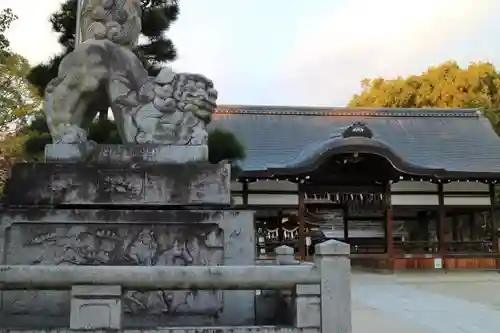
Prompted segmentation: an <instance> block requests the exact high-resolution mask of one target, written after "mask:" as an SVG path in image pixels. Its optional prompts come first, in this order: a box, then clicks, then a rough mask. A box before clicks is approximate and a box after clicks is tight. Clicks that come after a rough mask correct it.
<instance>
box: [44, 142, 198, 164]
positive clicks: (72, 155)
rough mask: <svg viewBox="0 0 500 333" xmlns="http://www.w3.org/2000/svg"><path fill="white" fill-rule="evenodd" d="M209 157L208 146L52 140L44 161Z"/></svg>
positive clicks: (175, 160) (162, 160)
mask: <svg viewBox="0 0 500 333" xmlns="http://www.w3.org/2000/svg"><path fill="white" fill-rule="evenodd" d="M207 160H208V146H206V145H191V146H185V145H182V146H176V145H158V144H148V145H137V144H126V145H95V144H92V143H89V142H87V143H82V144H60V143H59V144H49V145H47V146H46V147H45V161H46V162H56V163H75V162H87V163H98V164H115V165H116V164H133V163H141V164H165V163H171V164H184V163H192V162H204V161H207Z"/></svg>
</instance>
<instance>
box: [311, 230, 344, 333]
mask: <svg viewBox="0 0 500 333" xmlns="http://www.w3.org/2000/svg"><path fill="white" fill-rule="evenodd" d="M349 248H350V247H349V244H346V243H343V242H339V241H337V240H333V239H332V240H329V241H326V242H324V243H321V244H317V245H316V246H315V248H314V249H315V252H316V255H315V258H314V261H315V263H316V265H317V266H318V268H319V270H320V275H321V284H320V286H321V329H322V332H338V333H351V332H352V318H351V262H350V260H349V252H350V250H349Z"/></svg>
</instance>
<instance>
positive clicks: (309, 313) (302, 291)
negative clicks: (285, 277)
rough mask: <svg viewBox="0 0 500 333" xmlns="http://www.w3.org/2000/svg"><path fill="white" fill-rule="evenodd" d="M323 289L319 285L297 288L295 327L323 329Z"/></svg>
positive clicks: (302, 285) (300, 285)
mask: <svg viewBox="0 0 500 333" xmlns="http://www.w3.org/2000/svg"><path fill="white" fill-rule="evenodd" d="M320 295H321V288H320V286H319V285H318V284H310V285H307V284H299V285H297V286H296V287H295V309H294V310H295V311H294V312H295V325H294V326H295V327H299V328H321V300H320Z"/></svg>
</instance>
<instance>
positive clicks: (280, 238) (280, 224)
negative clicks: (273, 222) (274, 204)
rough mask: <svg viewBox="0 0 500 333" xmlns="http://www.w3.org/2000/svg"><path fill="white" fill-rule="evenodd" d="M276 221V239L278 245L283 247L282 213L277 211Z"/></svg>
mask: <svg viewBox="0 0 500 333" xmlns="http://www.w3.org/2000/svg"><path fill="white" fill-rule="evenodd" d="M277 219H278V224H277V226H278V238H279V240H280V245H283V242H284V241H285V235H284V233H283V211H282V210H278V214H277Z"/></svg>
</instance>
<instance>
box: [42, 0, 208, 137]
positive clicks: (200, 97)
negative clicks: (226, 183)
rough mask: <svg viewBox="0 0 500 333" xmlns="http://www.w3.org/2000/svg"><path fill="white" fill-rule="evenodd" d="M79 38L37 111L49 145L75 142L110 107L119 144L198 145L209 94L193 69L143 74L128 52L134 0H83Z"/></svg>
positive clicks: (134, 31) (136, 15)
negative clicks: (50, 141) (48, 135)
mask: <svg viewBox="0 0 500 333" xmlns="http://www.w3.org/2000/svg"><path fill="white" fill-rule="evenodd" d="M80 22H81V26H80V32H81V40H82V43H81V44H79V45H77V46H76V48H75V50H74V51H73V52H71V53H70V54H68V55H67V56H66V57H65V58H64V59H63V61H62V62H61V64H60V66H59V73H58V76H57V77H56V78H54V79H53V80H52V81H51V82H50V83H49V84H48V86H47V88H46V92H45V105H44V111H45V115H46V118H47V124H48V127H49V129H50V132H51V135H52V138H53V141H54V143H83V142H86V141H87V133H86V131H85V130H84V129H83V128H82V126H83V124H84V123H85V122H88V121H91V120H92V119H94V118H95V116H96V114H97V112H99V111H100V110H107V109H108V107H110V108H111V110H112V112H113V115H114V118H115V121H116V125H117V127H118V131H119V134H120V137H121V139H122V141H123V142H124V143H157V144H172V145H206V144H207V132H206V125H207V124H208V123H209V122H210V120H211V116H212V113H213V111H214V110H215V107H216V101H217V91H216V90H215V89H214V86H213V83H212V81H211V80H209V79H208V78H206V77H204V76H203V75H199V74H190V73H174V72H173V71H172V70H171V69H169V68H163V69H162V70H161V71H160V73H159V75H158V76H157V77H154V78H153V77H150V76H148V72H147V71H146V69H145V68H144V66H143V64H142V63H141V61H140V60H139V59H138V58H137V56H136V55H135V54H134V53H133V51H132V50H133V48H134V47H135V46H137V41H138V38H139V35H140V32H141V6H140V0H84V1H83V7H82V10H81V17H80Z"/></svg>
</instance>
